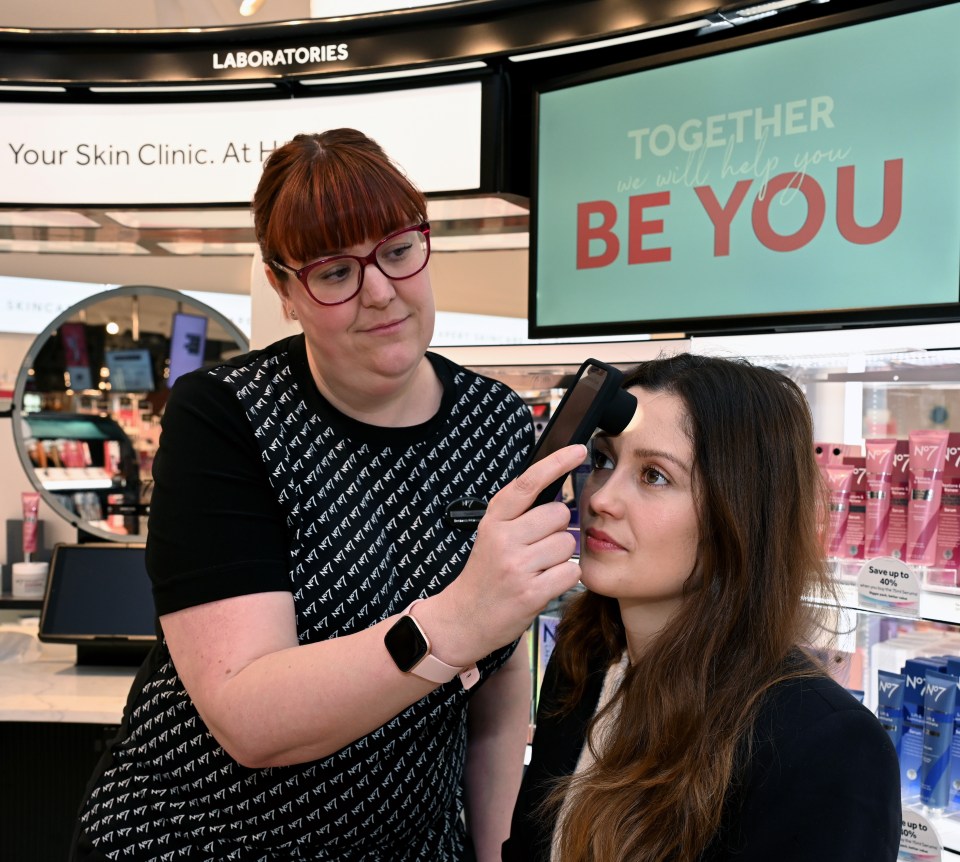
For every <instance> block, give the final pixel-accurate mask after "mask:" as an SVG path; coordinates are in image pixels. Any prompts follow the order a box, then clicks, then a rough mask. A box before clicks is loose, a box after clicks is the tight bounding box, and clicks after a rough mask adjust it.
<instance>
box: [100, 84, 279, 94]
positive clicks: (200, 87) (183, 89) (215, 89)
mask: <svg viewBox="0 0 960 862" xmlns="http://www.w3.org/2000/svg"><path fill="white" fill-rule="evenodd" d="M276 89H277V87H276V84H269V83H267V84H247V83H244V82H239V83H236V84H197V85H187V86H184V85H180V84H176V85H173V86H170V87H141V86H138V85H134V86H131V87H91V88H90V92H91V93H127V94H128V95H129V94H130V93H133V94H134V95H136V94H137V93H236V92H239V91H241V90H276Z"/></svg>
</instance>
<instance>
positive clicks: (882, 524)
mask: <svg viewBox="0 0 960 862" xmlns="http://www.w3.org/2000/svg"><path fill="white" fill-rule="evenodd" d="M866 449H867V512H866V530H865V532H866V536H865V548H864V554H865V555H866V557H867V558H868V559H869V558H870V557H882V556H883V555H884V554H886V553H887V533H888V531H889V529H890V491H891V487H890V486H891V482H892V479H893V456H894V453H895V452H896V450H897V441H896V440H893V439H873V440H867V442H866Z"/></svg>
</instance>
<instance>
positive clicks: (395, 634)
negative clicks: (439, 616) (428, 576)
mask: <svg viewBox="0 0 960 862" xmlns="http://www.w3.org/2000/svg"><path fill="white" fill-rule="evenodd" d="M420 601H422V600H421V599H417V600H416V601H414V602H412V603H411V604H410V606H409V607H408V608H407V609H406V610H405V611H404V612H403V613H402V614H401V615H400V617H399V618H398V619H397V621H396V622H395V623H394V624H393V625H392V626H391V627H390V629H389V631H387V633H386V634H385V635H384V636H383V643H384V645H385V646H386V648H387V652H388V653H390V658H392V659H393V661H394V663H395V664H396V665H397V667H398V668H400V670H402V671H403V672H404V673H412V674H413V675H414V676H418V677H420V678H421V679H425V680H428V681H429V682H436V683H445V682H450V680H452V679H453V678H454V677H455V676H458V675H459V677H460V682H461V683H462V684H463V687H464V688H470V687H472V686H473V685H474V684H475V683H476V682H477V680H479V679H480V671H478V670H477V666H476V665H475V664H474V665H471V666H470V667H454V666H453V665H449V664H447V663H446V662H442V661H440V659H438V658H437V657H436V656H435V655H432V653H431V649H432V647H431V645H430V638H428V637H427V633H426V632H425V631H424V630H423V629H422V628H421V626H420V623H418V622H417V620H416V618H415V617H414V616H413V615H412V614H411V611H412V610H413V609H414V607H415V606H416V605H417V603H418V602H420Z"/></svg>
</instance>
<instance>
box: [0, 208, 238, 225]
mask: <svg viewBox="0 0 960 862" xmlns="http://www.w3.org/2000/svg"><path fill="white" fill-rule="evenodd" d="M104 215H105V216H108V217H109V218H111V219H113V220H114V221H115V222H117V223H118V224H122V225H123V226H124V227H130V228H136V229H137V230H151V229H157V228H162V229H170V228H231V229H232V228H253V213H252V212H250V210H249V208H248V209H242V210H240V209H236V210H202V209H200V210H106V211H105V212H104ZM0 224H2V222H0Z"/></svg>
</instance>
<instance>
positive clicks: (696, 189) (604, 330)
mask: <svg viewBox="0 0 960 862" xmlns="http://www.w3.org/2000/svg"><path fill="white" fill-rule="evenodd" d="M868 14H869V15H873V16H882V17H872V18H870V19H866V18H865V17H864V16H866V15H868ZM857 16H858V17H857ZM958 33H960V4H958V3H949V4H940V5H936V6H933V7H931V8H926V9H919V10H918V9H916V6H915V5H914V7H913V9H912V10H911V11H904V4H902V3H901V4H886V5H883V6H871V7H867V8H866V9H862V10H860V11H859V12H857V13H846V14H843V15H834V16H833V17H829V16H828V17H825V18H821V19H818V20H817V21H814V22H806V23H803V24H794V25H792V26H789V27H780V28H777V29H770V30H767V31H763V32H759V33H753V34H751V35H750V36H740V37H733V38H730V39H725V40H717V41H714V42H713V43H712V44H706V45H705V44H700V45H699V46H697V47H695V48H691V49H688V50H684V51H680V52H676V53H672V54H668V55H660V56H658V57H647V58H645V59H644V60H643V61H641V62H638V63H635V64H630V65H629V66H618V67H616V68H611V69H607V70H601V71H594V72H590V73H584V74H583V75H580V76H578V77H572V78H567V79H564V80H563V81H559V80H557V81H554V82H552V83H551V84H549V85H547V86H543V87H541V88H540V90H539V91H538V93H537V97H536V101H537V105H536V113H537V118H536V143H535V148H534V161H535V170H534V193H533V198H532V219H531V221H532V236H531V255H530V259H531V278H530V291H531V294H530V312H531V316H530V334H531V335H532V336H533V337H557V336H583V335H598V334H623V333H631V334H633V333H636V334H639V333H656V332H680V333H688V334H697V333H707V332H723V331H727V332H731V331H756V330H765V331H775V330H777V329H781V328H782V329H789V328H816V327H819V326H823V325H868V324H869V325H875V324H881V323H904V322H908V321H909V322H923V321H935V320H943V319H951V318H952V319H960V159H958V158H957V153H958V152H960V50H958V49H957V34H958ZM707 41H708V40H707ZM701 42H704V40H703V37H701Z"/></svg>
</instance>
